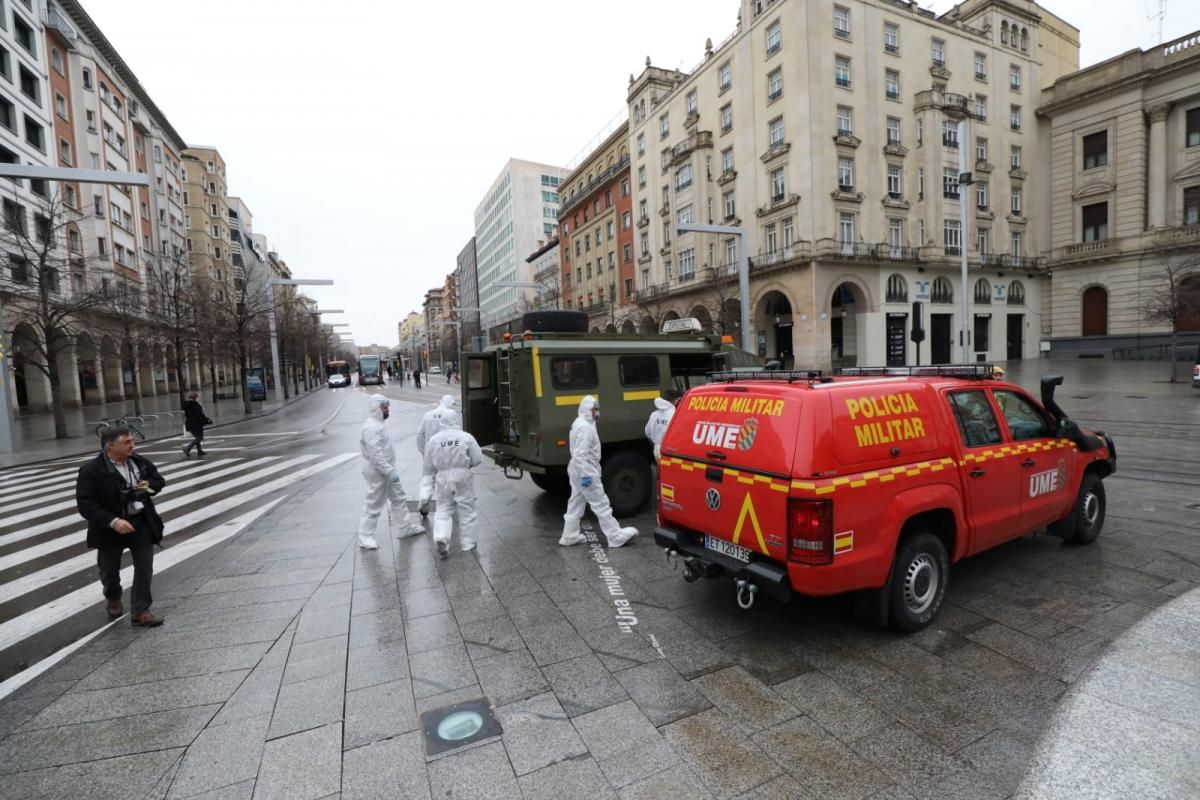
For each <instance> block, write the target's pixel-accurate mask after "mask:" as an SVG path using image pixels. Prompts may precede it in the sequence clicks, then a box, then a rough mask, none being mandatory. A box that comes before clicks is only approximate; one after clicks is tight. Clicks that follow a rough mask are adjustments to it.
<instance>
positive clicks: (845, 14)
mask: <svg viewBox="0 0 1200 800" xmlns="http://www.w3.org/2000/svg"><path fill="white" fill-rule="evenodd" d="M1078 52H1079V34H1078V31H1077V30H1076V29H1075V28H1073V27H1072V26H1070V25H1069V24H1067V23H1066V22H1064V21H1062V20H1060V19H1058V18H1057V17H1055V16H1054V15H1053V14H1051V13H1049V12H1048V11H1046V10H1045V9H1044V8H1042V7H1040V6H1038V5H1037V4H1035V3H1033V2H1029V1H1028V0H967V1H966V2H963V3H961V4H959V5H958V6H956V7H955V8H953V9H952V10H951V11H949V12H947V13H945V14H942V15H940V16H937V15H934V14H933V13H931V12H928V11H925V10H923V9H921V8H919V7H918V6H917V5H916V4H913V3H908V2H903V0H844V2H843V1H841V0H839V2H833V0H774V2H768V1H767V0H742V3H741V13H740V19H739V24H738V27H737V29H736V30H735V31H734V33H733V34H732V35H731V36H730V37H729V38H728V39H726V40H725V41H724V42H722V43H721V44H719V45H717V46H716V47H713V46H712V45H711V43H710V44H709V46H707V47H706V50H705V53H704V56H703V61H702V62H701V63H700V64H699V65H697V66H696V67H695V68H694V69H692V70H690V71H688V72H680V71H675V70H665V69H661V68H658V67H654V66H653V65H651V64H649V63H648V64H647V66H646V68H645V69H644V70H643V72H642V73H641V75H639V76H637V77H633V76H631V83H630V86H629V90H628V103H629V115H630V121H629V142H630V150H631V157H632V163H631V171H632V175H633V186H632V195H633V216H634V219H635V226H636V231H635V236H634V249H635V257H636V260H637V263H636V270H637V272H636V276H635V278H636V280H635V283H636V287H637V294H636V300H637V302H638V304H639V307H640V308H641V309H643V310H644V311H646V312H648V313H646V314H645V318H644V319H643V320H642V322H641V327H642V328H644V329H649V328H650V327H651V326H653V325H656V324H658V323H659V322H661V319H664V318H671V317H673V316H696V317H700V318H702V320H704V321H711V322H716V320H717V319H721V320H723V321H724V322H725V325H724V327H725V330H724V331H723V332H726V333H733V334H736V335H737V336H738V338H739V339H740V332H739V331H738V330H736V326H737V323H736V313H734V312H733V311H732V308H729V309H726V308H725V306H726V305H727V304H730V302H731V301H729V300H727V299H724V298H725V296H727V295H729V294H735V293H736V292H727V291H722V288H721V287H722V282H724V281H728V282H733V281H735V280H736V273H735V267H734V265H736V264H737V262H738V256H739V248H740V247H747V248H749V255H750V258H751V261H752V266H751V270H752V275H751V295H752V296H751V308H752V315H753V316H752V324H753V325H754V328H755V331H754V339H755V341H756V343H757V347H758V350H759V352H760V353H761V354H762V355H764V356H769V357H772V358H780V359H782V360H783V361H784V362H785V363H786V364H789V365H792V364H795V365H798V366H809V365H815V366H820V367H830V366H839V365H852V364H855V363H860V364H861V363H869V364H883V363H890V364H905V363H909V364H911V363H914V362H915V361H916V360H917V359H919V362H920V363H930V361H931V360H932V361H934V362H949V361H952V360H953V361H957V360H960V359H961V358H962V349H961V347H960V346H959V342H958V335H957V333H956V332H957V331H958V330H959V329H960V325H961V323H962V320H961V314H962V311H961V302H962V297H963V294H962V293H963V292H966V293H968V295H969V311H968V313H969V315H970V319H969V320H968V324H969V327H970V330H971V338H972V341H971V345H970V351H969V355H968V357H969V358H970V359H971V360H975V359H976V358H979V359H1004V358H1022V357H1033V356H1036V355H1037V353H1038V348H1039V341H1040V339H1041V338H1042V336H1043V335H1044V334H1045V331H1044V328H1043V318H1044V317H1045V316H1046V310H1045V308H1044V307H1043V302H1042V295H1043V289H1044V286H1045V283H1046V276H1045V270H1044V264H1043V263H1042V261H1041V260H1040V258H1039V257H1038V255H1037V254H1039V253H1040V252H1042V250H1043V249H1044V248H1045V247H1046V246H1047V243H1046V242H1043V241H1040V240H1039V235H1040V232H1039V230H1038V226H1037V225H1036V224H1035V223H1034V222H1033V220H1036V219H1038V218H1039V216H1040V215H1041V214H1044V213H1045V212H1046V208H1045V206H1044V205H1040V204H1042V203H1045V202H1046V201H1048V194H1047V187H1046V185H1045V184H1044V181H1043V180H1042V177H1043V175H1042V174H1039V173H1038V172H1037V171H1036V170H1035V169H1033V166H1032V164H1031V163H1030V160H1029V157H1030V155H1032V153H1033V152H1034V151H1035V150H1036V148H1037V135H1036V128H1035V125H1034V123H1035V108H1036V107H1037V105H1038V99H1039V94H1038V91H1039V89H1040V88H1041V87H1044V86H1048V85H1050V84H1052V83H1053V82H1054V81H1055V80H1056V79H1058V78H1059V77H1060V76H1062V75H1064V74H1067V73H1069V72H1072V71H1074V70H1075V69H1077V68H1078ZM963 120H965V121H966V122H965V134H964V131H963V129H962V128H961V127H960V125H959V123H960V121H963ZM962 150H965V151H966V156H967V165H968V169H967V170H966V171H969V172H971V173H973V175H974V177H975V180H976V181H977V182H976V183H974V184H972V185H971V186H970V187H969V189H968V190H967V191H969V196H968V200H969V203H968V215H967V217H966V218H965V219H964V218H963V216H962V214H961V212H960V205H959V190H960V187H959V183H958V181H959V173H960V164H959V154H960V151H962ZM688 221H690V222H701V223H715V224H726V225H735V226H740V227H742V228H744V229H745V237H744V241H741V242H739V240H738V239H737V238H736V237H726V236H718V235H713V234H699V233H678V232H677V225H678V224H679V223H680V222H688ZM962 248H966V250H967V254H968V259H969V266H970V273H969V280H968V285H967V286H965V287H964V286H962V285H961V279H960V277H959V273H960V258H961V255H960V254H961V252H962ZM576 295H578V292H576ZM714 297H717V298H721V299H720V302H719V303H716V304H714V302H713V298H714ZM914 301H920V302H921V303H922V309H921V311H922V317H923V319H922V320H921V324H922V326H923V327H924V328H925V329H926V330H927V332H928V335H927V337H926V339H925V341H924V343H923V344H922V345H921V346H920V349H919V351H918V349H917V346H916V345H914V344H913V343H912V342H910V341H909V340H908V336H907V331H908V329H910V328H911V327H912V324H913V320H912V319H911V314H912V313H913V305H912V304H913V302H914ZM655 317H658V318H655Z"/></svg>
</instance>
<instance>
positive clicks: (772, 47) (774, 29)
mask: <svg viewBox="0 0 1200 800" xmlns="http://www.w3.org/2000/svg"><path fill="white" fill-rule="evenodd" d="M781 47H783V24H782V23H781V22H779V21H778V20H776V21H775V22H772V23H771V24H770V25H768V26H767V55H771V54H773V53H778V52H779V48H781Z"/></svg>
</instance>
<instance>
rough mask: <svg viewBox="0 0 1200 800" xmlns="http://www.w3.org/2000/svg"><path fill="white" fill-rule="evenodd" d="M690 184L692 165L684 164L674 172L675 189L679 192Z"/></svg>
mask: <svg viewBox="0 0 1200 800" xmlns="http://www.w3.org/2000/svg"><path fill="white" fill-rule="evenodd" d="M691 185H692V165H691V164H684V165H683V166H682V167H680V168H679V171H678V172H676V173H675V191H677V192H681V191H683V190H684V189H686V188H688V187H689V186H691Z"/></svg>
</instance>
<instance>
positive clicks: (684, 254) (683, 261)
mask: <svg viewBox="0 0 1200 800" xmlns="http://www.w3.org/2000/svg"><path fill="white" fill-rule="evenodd" d="M694 277H696V251H695V249H694V248H691V247H689V248H688V249H686V250H681V251H680V253H679V279H680V280H683V281H686V280H690V279H692V278H694Z"/></svg>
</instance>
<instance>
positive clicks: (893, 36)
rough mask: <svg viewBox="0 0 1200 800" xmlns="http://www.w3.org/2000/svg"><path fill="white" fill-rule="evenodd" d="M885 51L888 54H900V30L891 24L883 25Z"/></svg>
mask: <svg viewBox="0 0 1200 800" xmlns="http://www.w3.org/2000/svg"><path fill="white" fill-rule="evenodd" d="M883 49H884V50H885V51H886V52H888V53H899V52H900V29H899V28H898V27H896V25H895V24H893V23H891V22H885V23H883Z"/></svg>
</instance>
